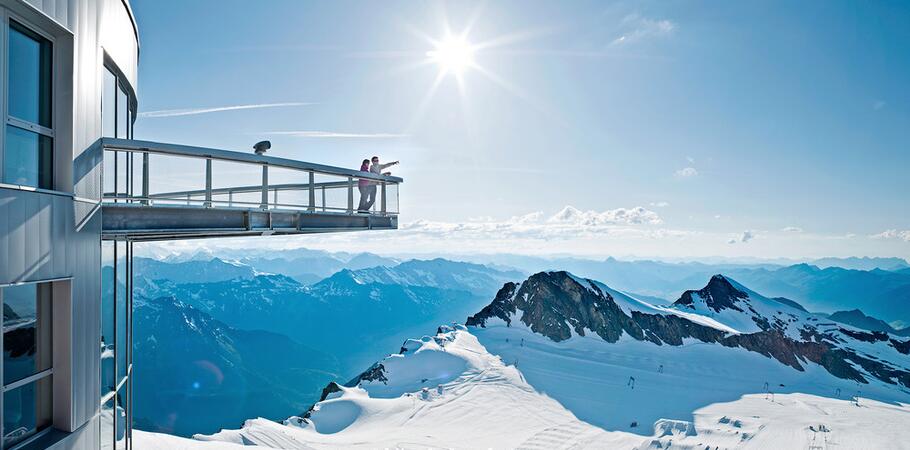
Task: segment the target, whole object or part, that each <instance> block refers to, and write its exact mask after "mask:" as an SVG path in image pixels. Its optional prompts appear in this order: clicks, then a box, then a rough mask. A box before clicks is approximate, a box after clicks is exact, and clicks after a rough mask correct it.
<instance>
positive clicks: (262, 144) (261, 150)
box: [253, 141, 272, 155]
mask: <svg viewBox="0 0 910 450" xmlns="http://www.w3.org/2000/svg"><path fill="white" fill-rule="evenodd" d="M270 148H272V143H271V142H269V141H259V142H257V143H256V145H254V146H253V151H254V152H255V153H256V154H257V155H264V154H265V151H266V150H268V149H270Z"/></svg>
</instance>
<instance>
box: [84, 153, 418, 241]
mask: <svg viewBox="0 0 910 450" xmlns="http://www.w3.org/2000/svg"><path fill="white" fill-rule="evenodd" d="M97 145H98V146H99V147H100V150H101V151H102V152H103V168H102V185H103V195H102V199H101V209H102V216H101V217H102V238H103V239H106V240H112V239H113V240H130V241H154V240H172V239H195V238H209V237H229V236H251V235H283V234H304V233H326V232H340V231H358V230H394V229H397V228H398V185H399V184H400V183H402V182H403V180H402V179H401V178H398V177H392V176H384V175H376V174H367V173H364V172H360V171H357V170H352V169H345V168H340V167H332V166H325V165H320V164H312V163H308V162H303V161H296V160H291V159H285V158H276V157H271V156H264V155H257V154H253V153H240V152H233V151H226V150H218V149H211V148H202V147H190V146H184V145H174V144H164V143H157V142H148V141H136V140H128V139H112V138H104V139H101V140H100V141H99V142H98V144H97ZM355 162H359V161H355ZM360 180H367V181H368V182H369V183H370V185H371V186H375V190H376V195H375V203H374V204H373V206H372V208H370V209H369V210H368V211H361V212H359V211H357V206H358V204H359V202H360V192H359V189H358V184H359V181H360Z"/></svg>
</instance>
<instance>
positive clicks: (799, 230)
mask: <svg viewBox="0 0 910 450" xmlns="http://www.w3.org/2000/svg"><path fill="white" fill-rule="evenodd" d="M780 231H783V232H785V233H802V232H803V229H802V228H800V227H783V228H782V229H781V230H780Z"/></svg>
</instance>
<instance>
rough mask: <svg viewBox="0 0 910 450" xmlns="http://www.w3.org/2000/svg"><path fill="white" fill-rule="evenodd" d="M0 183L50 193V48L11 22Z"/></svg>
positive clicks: (51, 108)
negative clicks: (0, 181)
mask: <svg viewBox="0 0 910 450" xmlns="http://www.w3.org/2000/svg"><path fill="white" fill-rule="evenodd" d="M6 37H7V46H6V47H7V48H6V59H7V60H6V63H7V68H8V70H7V77H6V92H7V93H8V94H7V95H8V98H7V113H6V117H5V122H6V126H5V127H4V133H5V141H6V145H5V148H4V151H3V182H4V183H9V184H18V185H24V186H31V187H38V188H44V189H53V187H54V186H53V183H54V179H53V172H54V166H53V139H54V130H53V123H52V117H53V114H52V113H53V97H52V95H51V94H52V92H51V86H52V74H53V71H52V57H53V51H52V44H51V42H50V41H49V40H47V39H45V38H43V37H41V36H40V35H38V34H37V33H34V32H32V31H31V30H29V29H28V28H26V27H24V26H22V25H19V24H18V23H16V22H15V21H10V24H9V28H8V32H7V36H6Z"/></svg>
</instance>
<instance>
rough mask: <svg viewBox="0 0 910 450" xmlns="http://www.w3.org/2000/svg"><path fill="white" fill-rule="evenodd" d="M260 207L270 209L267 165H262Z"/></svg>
mask: <svg viewBox="0 0 910 450" xmlns="http://www.w3.org/2000/svg"><path fill="white" fill-rule="evenodd" d="M259 207H260V208H262V209H268V207H269V166H268V165H266V164H263V165H262V204H260V205H259Z"/></svg>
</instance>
